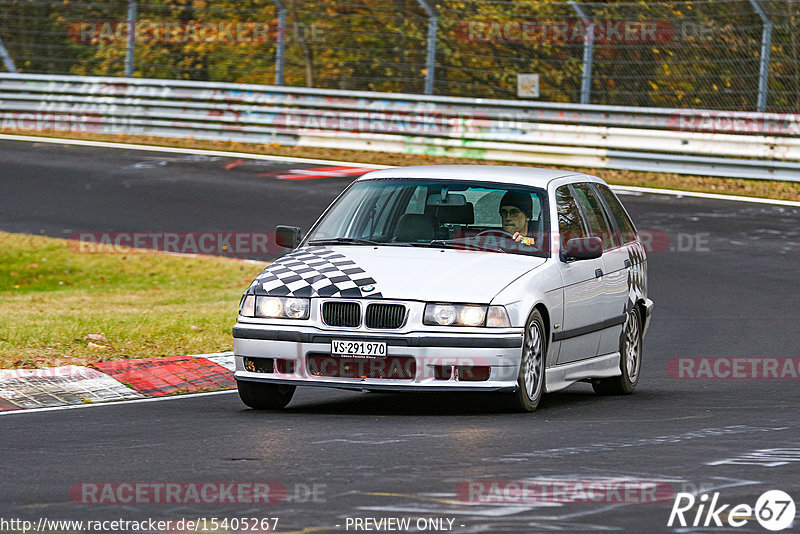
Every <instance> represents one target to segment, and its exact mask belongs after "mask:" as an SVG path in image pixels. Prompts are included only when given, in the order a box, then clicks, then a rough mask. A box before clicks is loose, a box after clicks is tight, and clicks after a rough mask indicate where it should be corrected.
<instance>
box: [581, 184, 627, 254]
mask: <svg viewBox="0 0 800 534" xmlns="http://www.w3.org/2000/svg"><path fill="white" fill-rule="evenodd" d="M572 187H573V189H574V191H575V199H576V200H577V201H578V203H579V204H580V206H581V208H583V210H582V211H583V215H584V216H585V217H586V223H587V224H588V225H589V230H590V231H591V233H592V235H595V236H597V237H599V238H600V239H602V240H603V250H608V249H610V248H614V247H616V246H619V243H617V242H616V239H615V236H614V232H612V231H611V223H610V222H609V221H608V219H606V214H605V210H604V209H603V205H602V203H601V202H600V198H599V197H597V195H595V192H594V191H592V188H591V187H590V186H589V184H587V183H582V184H572Z"/></svg>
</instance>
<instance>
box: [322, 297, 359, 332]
mask: <svg viewBox="0 0 800 534" xmlns="http://www.w3.org/2000/svg"><path fill="white" fill-rule="evenodd" d="M322 320H323V321H325V324H327V325H329V326H348V327H351V328H352V327H357V326H359V325H360V324H361V307H360V306H359V305H358V303H357V302H325V303H323V304H322Z"/></svg>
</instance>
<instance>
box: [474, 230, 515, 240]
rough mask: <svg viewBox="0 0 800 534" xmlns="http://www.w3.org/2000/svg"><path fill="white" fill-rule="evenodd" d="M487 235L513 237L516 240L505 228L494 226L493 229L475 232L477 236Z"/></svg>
mask: <svg viewBox="0 0 800 534" xmlns="http://www.w3.org/2000/svg"><path fill="white" fill-rule="evenodd" d="M487 236H493V237H500V238H503V239H511V240H512V241H513V240H514V235H513V234H511V233H509V232H506V231H505V230H500V229H499V228H492V229H491V230H484V231H482V232H478V233H477V234H475V237H487Z"/></svg>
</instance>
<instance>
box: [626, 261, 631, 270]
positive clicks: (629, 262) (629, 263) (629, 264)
mask: <svg viewBox="0 0 800 534" xmlns="http://www.w3.org/2000/svg"><path fill="white" fill-rule="evenodd" d="M630 266H631V260H625V267H626V268H627V267H630Z"/></svg>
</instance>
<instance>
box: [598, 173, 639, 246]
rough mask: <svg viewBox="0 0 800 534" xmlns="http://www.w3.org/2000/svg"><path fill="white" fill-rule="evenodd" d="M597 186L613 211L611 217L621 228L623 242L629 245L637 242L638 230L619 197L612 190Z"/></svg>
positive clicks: (600, 185)
mask: <svg viewBox="0 0 800 534" xmlns="http://www.w3.org/2000/svg"><path fill="white" fill-rule="evenodd" d="M596 185H597V189H598V190H599V191H600V194H601V195H602V196H603V200H605V201H606V205H607V206H608V208H609V209H610V210H611V215H612V216H613V217H614V220H615V221H616V222H617V228H619V231H620V233H621V234H622V235H621V238H622V242H623V243H625V244H627V243H631V242H633V241H636V229H635V228H634V227H633V222H632V221H631V218H630V217H629V216H628V213H627V212H626V211H625V208H623V207H622V203H621V202H620V201H619V199H618V198H617V195H615V194H614V193H613V192H612V191H611V189H609V188H608V187H606V186H604V185H602V184H596Z"/></svg>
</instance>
